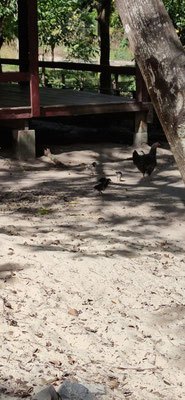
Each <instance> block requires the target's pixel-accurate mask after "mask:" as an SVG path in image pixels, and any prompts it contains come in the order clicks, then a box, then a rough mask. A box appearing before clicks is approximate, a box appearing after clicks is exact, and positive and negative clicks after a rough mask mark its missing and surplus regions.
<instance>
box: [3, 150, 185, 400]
mask: <svg viewBox="0 0 185 400" xmlns="http://www.w3.org/2000/svg"><path fill="white" fill-rule="evenodd" d="M147 149H148V147H147V146H146V148H144V151H145V150H147ZM51 150H52V152H53V153H55V156H56V157H57V158H58V159H59V160H60V161H61V162H62V163H64V164H65V165H66V169H60V168H59V167H57V166H55V165H54V164H53V163H52V161H51V160H49V158H48V157H44V156H43V157H41V158H40V159H37V160H35V161H34V162H32V163H30V162H27V163H26V162H17V161H15V160H11V159H8V158H4V159H0V176H1V180H0V186H1V191H0V213H1V225H0V239H1V252H0V257H1V266H0V277H1V279H0V308H1V316H0V319H1V322H0V331H1V337H2V338H3V341H2V344H1V366H0V376H1V388H0V393H2V394H0V398H1V399H14V400H15V399H17V400H18V399H19V398H23V396H24V395H25V393H28V394H29V395H30V396H31V395H32V394H33V393H35V392H38V391H39V390H40V389H42V387H43V386H44V385H45V384H47V383H53V384H54V385H55V387H56V388H57V387H58V386H59V385H60V384H61V382H62V381H63V380H64V379H65V378H66V377H67V379H69V380H72V381H80V382H83V381H84V382H89V383H101V384H103V385H105V386H106V389H107V394H106V396H101V399H102V400H104V399H107V400H108V399H115V400H119V399H120V400H123V398H127V397H128V398H129V399H131V400H136V399H137V400H143V399H147V400H155V399H156V400H158V399H159V398H164V399H170V398H173V400H176V399H179V398H184V397H185V390H184V387H183V386H184V385H183V381H184V375H185V372H184V371H185V370H184V368H185V356H184V346H185V341H184V325H185V312H184V285H185V256H184V249H185V244H184V237H185V224H184V222H185V212H184V205H185V190H184V185H183V183H182V180H181V177H180V174H179V172H178V170H177V168H176V165H175V164H174V160H173V157H172V155H171V153H170V151H169V150H166V149H163V148H160V149H159V150H158V167H157V170H156V172H155V173H154V176H153V181H152V182H150V181H149V180H148V179H145V180H143V179H141V178H142V177H141V174H140V172H139V171H137V169H136V168H135V167H134V165H133V164H132V162H131V161H126V162H124V161H123V159H124V158H126V157H129V156H130V155H131V154H132V151H133V148H131V147H126V146H124V147H123V146H122V145H115V144H110V145H109V144H90V143H88V144H84V145H75V146H72V145H71V146H53V147H51ZM93 161H95V162H96V163H97V168H96V171H95V174H94V175H92V174H91V172H89V171H88V170H87V169H86V168H85V164H86V163H89V162H93ZM116 171H122V173H123V177H122V181H120V182H118V181H117V176H116ZM103 175H106V176H107V177H109V178H111V180H112V182H111V184H110V186H108V188H107V190H106V191H105V193H104V194H103V195H102V196H100V195H98V194H97V193H96V192H95V190H94V188H93V187H94V185H95V184H96V182H97V180H98V178H99V177H101V176H103Z"/></svg>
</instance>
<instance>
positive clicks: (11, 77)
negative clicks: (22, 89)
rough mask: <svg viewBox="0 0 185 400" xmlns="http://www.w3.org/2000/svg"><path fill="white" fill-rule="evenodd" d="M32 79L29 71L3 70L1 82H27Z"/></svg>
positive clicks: (0, 76)
mask: <svg viewBox="0 0 185 400" xmlns="http://www.w3.org/2000/svg"><path fill="white" fill-rule="evenodd" d="M29 79H30V74H29V72H2V73H0V82H21V81H23V82H27V81H29Z"/></svg>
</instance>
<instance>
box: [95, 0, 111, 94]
mask: <svg viewBox="0 0 185 400" xmlns="http://www.w3.org/2000/svg"><path fill="white" fill-rule="evenodd" d="M110 6H111V0H102V1H101V2H100V4H99V6H98V23H99V35H100V64H101V65H109V58H110V35H109V23H110ZM100 92H101V93H110V92H111V74H110V72H109V71H104V72H102V73H101V74H100Z"/></svg>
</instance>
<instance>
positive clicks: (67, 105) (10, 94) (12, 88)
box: [0, 83, 151, 120]
mask: <svg viewBox="0 0 185 400" xmlns="http://www.w3.org/2000/svg"><path fill="white" fill-rule="evenodd" d="M39 91H40V111H41V113H40V116H41V117H51V116H64V115H65V116H66V115H69V116H70V115H88V114H89V115H91V114H104V113H117V112H120V113H125V112H142V111H145V112H147V111H148V110H149V109H150V107H151V103H149V102H145V103H143V102H142V103H141V102H137V101H136V100H134V99H129V98H125V97H118V96H112V95H104V94H97V93H89V92H85V91H78V92H77V91H73V90H69V89H53V88H47V87H46V88H40V89H39ZM31 117H32V114H31V106H30V90H29V86H20V85H18V84H9V83H0V120H4V119H6V120H7V119H29V118H31Z"/></svg>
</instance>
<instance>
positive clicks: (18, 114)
mask: <svg viewBox="0 0 185 400" xmlns="http://www.w3.org/2000/svg"><path fill="white" fill-rule="evenodd" d="M17 118H19V119H21V118H22V119H29V118H31V107H24V108H23V107H10V108H0V120H1V119H2V120H3V119H5V120H6V119H17Z"/></svg>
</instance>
